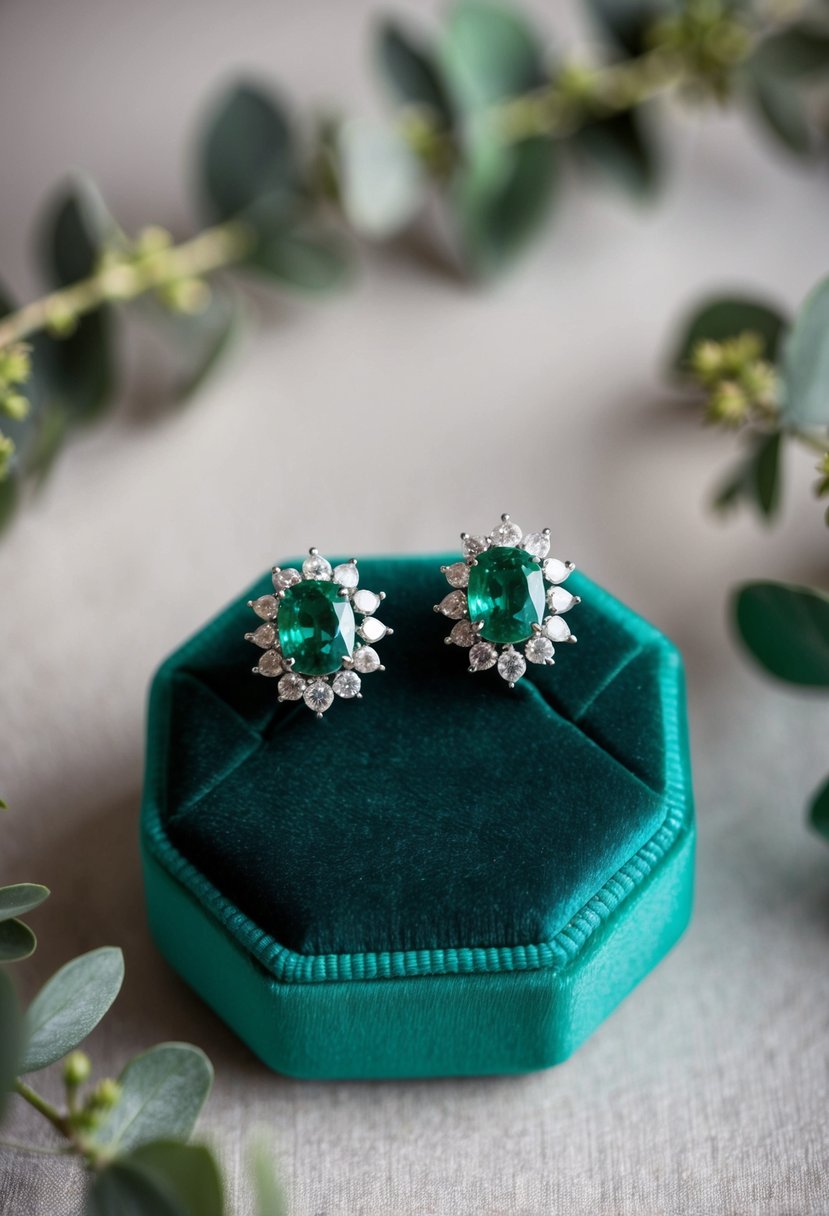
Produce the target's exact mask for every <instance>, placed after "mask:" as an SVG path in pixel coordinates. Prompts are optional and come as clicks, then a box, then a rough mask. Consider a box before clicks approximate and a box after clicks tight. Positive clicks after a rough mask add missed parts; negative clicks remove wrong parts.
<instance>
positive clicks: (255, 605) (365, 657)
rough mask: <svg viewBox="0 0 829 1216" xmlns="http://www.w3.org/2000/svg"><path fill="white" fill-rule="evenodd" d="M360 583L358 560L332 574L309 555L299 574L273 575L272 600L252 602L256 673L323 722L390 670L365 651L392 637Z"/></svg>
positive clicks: (379, 595)
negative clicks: (367, 680)
mask: <svg viewBox="0 0 829 1216" xmlns="http://www.w3.org/2000/svg"><path fill="white" fill-rule="evenodd" d="M461 564H463V563H461ZM359 582H360V577H359V572H358V569H357V560H356V558H352V559H351V561H348V562H340V563H339V564H338V565H336V566H332V564H331V562H329V561H328V559H327V558H325V557H323V556H322V555H321V554H320V553H319V551H318V550H317V549H310V550H309V551H308V556H307V557H306V558H305V560H304V561H303V563H302V569H301V571H300V570H295V569H293V568H285V569H283V568H282V567H280V566H274V567H273V587H274V592H275V594H274V595H262V596H260V597H259V598H258V599H256V600H250V601H248V607H249V608H251V609H252V610H253V612H254V613H255V614H256V616H257V617H258V618H259V622H260V623H259V624H258V625H257V628H256V629H255V630H253V631H252V632H250V633H247V634H245V638H246V639H247V640H248V641H250V642H253V643H254V644H255V645H256V646H258V647H260V650H261V651H262V652H263V653H260V655H259V659H258V663H257V665H256V666H255V667H254V668H253V670H254V672H256V673H257V674H258V675H263V676H270V677H274V676H276V677H278V681H277V692H278V699H279V700H280V701H294V702H296V701H304V702H305V704H306V705H307V706H308V708H309V709H310V710H312V711H313V712H314V713H315V714H316V716H317V717H318V718H321V717H322V716H323V714H324V713H325V712H326V710H328V709H329V708H330V707H331V705H332V704H333V703H334V696H335V694H336V695H337V697H339V698H341V699H342V700H344V701H352V700H359V698H360V697H361V696H362V691H361V685H362V680H361V677H362V676H365V675H368V674H369V673H370V672H373V671H383V670H384V668H383V665H382V663H381V662H380V659H379V657H378V655H377V652H376V650H374V648H373V645H364V644H363V643H365V642H370V643H376V642H379V641H381V640H382V639H383V638H384V637H385V636H386V635H387V634H391V633H393V632H394V631H393V630H392V629H389V628H388V626H386V625H385V624H383V623H382V622H381V621H378V620H377V618H376V617H375V616H374V615H373V613H374V612H375V611H376V610H377V609H378V608H379V607H380V604H381V602H382V601H383V600H384V599H385V596H384V594H383V592H382V591H380V592H374V591H367V590H365V589H360V590H358V587H359ZM355 613H358V614H359V616H360V617H361V618H362V620H361V622H360V625H359V628H358V626H357V619H356V617H355ZM358 673H359V674H358Z"/></svg>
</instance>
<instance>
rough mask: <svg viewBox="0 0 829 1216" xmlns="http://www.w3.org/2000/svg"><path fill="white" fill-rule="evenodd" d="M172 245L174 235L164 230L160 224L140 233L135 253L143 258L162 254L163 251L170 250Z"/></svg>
mask: <svg viewBox="0 0 829 1216" xmlns="http://www.w3.org/2000/svg"><path fill="white" fill-rule="evenodd" d="M172 243H173V238H172V235H171V234H170V233H169V232H168V231H167V229H166V228H162V227H161V226H160V225H159V224H151V225H150V226H149V227H148V228H142V230H141V231H140V232H139V234H138V238H137V240H136V242H135V251H136V253H137V254H139V255H141V256H146V255H147V254H153V253H161V251H162V249H169V248H170V246H171V245H172Z"/></svg>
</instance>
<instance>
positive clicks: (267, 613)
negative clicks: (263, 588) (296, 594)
mask: <svg viewBox="0 0 829 1216" xmlns="http://www.w3.org/2000/svg"><path fill="white" fill-rule="evenodd" d="M251 608H252V609H253V611H254V612H255V613H256V615H257V616H258V617H261V619H262V620H263V621H272V620H273V619H274V617H275V616H276V614H277V611H278V609H279V600H278V599H277V598H276V596H275V595H260V596H259V599H258V600H254V601H253V603H252V604H251Z"/></svg>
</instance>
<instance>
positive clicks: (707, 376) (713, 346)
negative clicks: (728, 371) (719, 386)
mask: <svg viewBox="0 0 829 1216" xmlns="http://www.w3.org/2000/svg"><path fill="white" fill-rule="evenodd" d="M691 370H692V372H693V373H694V375H695V376H697V377H698V378H699V379H700V380H701V381H702V382H703V384H713V382H714V381H715V380H717V379H718V378H719V376H720V375H722V371H723V349H722V343H721V342H711V341H710V340H709V341H705V342H697V344H696V346H695V347H694V349H693V350H692V351H691Z"/></svg>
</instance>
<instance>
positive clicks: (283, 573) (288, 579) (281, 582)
mask: <svg viewBox="0 0 829 1216" xmlns="http://www.w3.org/2000/svg"><path fill="white" fill-rule="evenodd" d="M298 582H299V571H298V570H291V569H288V570H274V572H273V585H274V587H275V588H276V590H277V591H284V590H285V588H286V587H293V585H294V583H298Z"/></svg>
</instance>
